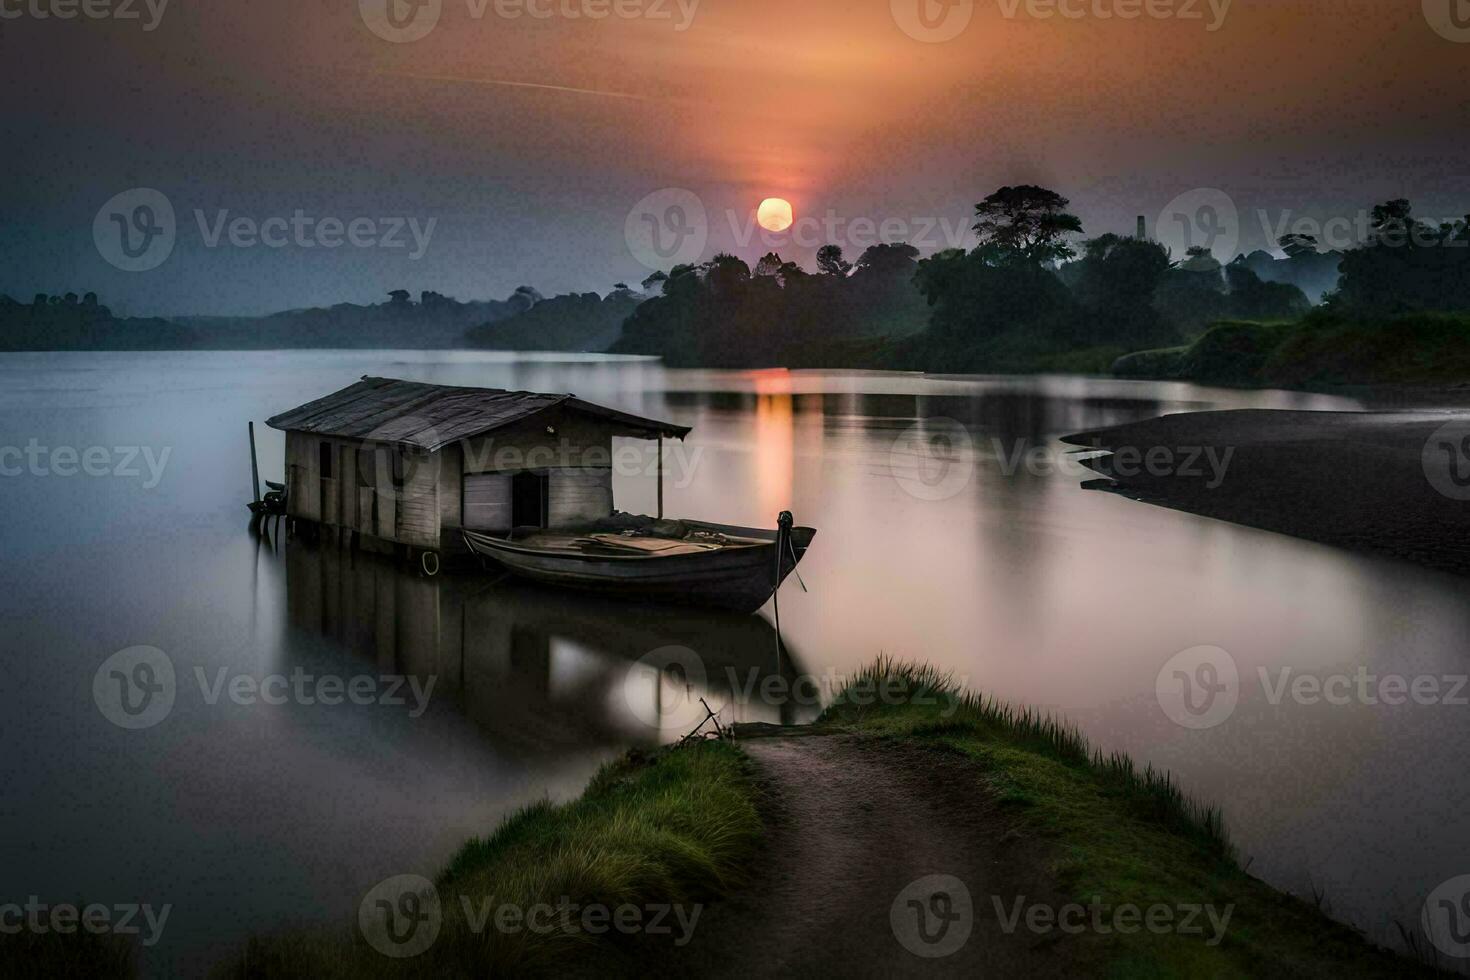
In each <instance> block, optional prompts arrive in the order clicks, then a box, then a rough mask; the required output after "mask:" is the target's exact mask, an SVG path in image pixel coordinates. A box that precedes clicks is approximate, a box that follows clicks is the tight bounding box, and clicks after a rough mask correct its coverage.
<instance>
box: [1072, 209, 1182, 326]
mask: <svg viewBox="0 0 1470 980" xmlns="http://www.w3.org/2000/svg"><path fill="white" fill-rule="evenodd" d="M1078 265H1080V266H1081V268H1080V269H1079V270H1078V276H1077V289H1076V292H1077V298H1078V300H1079V301H1080V302H1081V304H1082V306H1083V307H1084V308H1085V309H1086V310H1087V312H1088V313H1089V314H1091V315H1090V316H1089V317H1087V318H1086V326H1085V327H1084V328H1083V332H1084V333H1085V339H1086V340H1088V341H1089V342H1091V343H1094V344H1125V345H1129V346H1143V345H1148V344H1154V343H1160V342H1163V341H1166V340H1172V339H1173V337H1172V336H1171V332H1170V330H1169V329H1168V328H1167V327H1166V325H1165V324H1164V321H1163V318H1162V317H1161V316H1160V315H1159V312H1158V311H1157V310H1156V309H1155V308H1154V302H1153V301H1154V293H1155V291H1157V289H1158V288H1159V284H1160V283H1161V282H1163V281H1164V277H1165V276H1166V275H1168V273H1169V253H1168V252H1166V251H1165V250H1164V247H1163V246H1162V245H1160V244H1159V243H1157V242H1151V241H1147V240H1144V239H1139V238H1124V237H1122V236H1120V235H1113V234H1107V235H1103V236H1101V237H1099V238H1094V239H1092V240H1091V241H1089V242H1088V243H1087V246H1086V251H1085V252H1084V254H1083V257H1082V260H1081V261H1080V262H1079V263H1078Z"/></svg>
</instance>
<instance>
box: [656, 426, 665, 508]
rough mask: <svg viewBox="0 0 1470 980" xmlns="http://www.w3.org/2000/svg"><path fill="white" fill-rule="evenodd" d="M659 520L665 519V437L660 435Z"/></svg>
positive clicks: (658, 475) (658, 474)
mask: <svg viewBox="0 0 1470 980" xmlns="http://www.w3.org/2000/svg"><path fill="white" fill-rule="evenodd" d="M657 478H658V519H659V520H663V519H664V436H663V433H662V432H660V433H659V435H658V473H657Z"/></svg>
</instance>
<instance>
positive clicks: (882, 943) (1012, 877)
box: [659, 735, 1075, 977]
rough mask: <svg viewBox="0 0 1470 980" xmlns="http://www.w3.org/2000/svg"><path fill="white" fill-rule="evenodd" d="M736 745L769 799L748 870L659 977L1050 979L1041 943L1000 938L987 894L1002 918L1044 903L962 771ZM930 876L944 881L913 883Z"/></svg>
mask: <svg viewBox="0 0 1470 980" xmlns="http://www.w3.org/2000/svg"><path fill="white" fill-rule="evenodd" d="M741 746H742V748H744V750H745V751H746V752H747V753H748V754H749V755H750V756H751V758H752V759H754V760H755V762H756V764H757V765H758V766H759V768H760V770H761V774H762V777H763V780H764V782H765V784H766V789H767V792H768V793H769V808H768V813H769V816H770V818H771V823H772V825H773V827H772V835H771V839H770V842H769V846H767V847H766V848H765V849H764V850H763V852H762V855H761V859H760V860H761V865H762V867H761V868H760V869H755V870H754V879H753V880H752V882H751V883H750V884H749V885H748V886H747V887H746V888H744V889H743V890H742V891H741V892H740V893H739V894H736V895H734V896H732V897H730V898H729V899H727V900H725V901H721V902H719V903H716V904H714V905H712V906H710V907H709V908H707V909H706V910H705V912H704V915H703V917H702V918H701V920H700V922H699V925H698V928H697V930H696V933H695V937H694V940H693V942H691V943H690V945H689V946H688V947H686V948H685V949H684V950H683V951H682V953H681V954H679V955H678V956H676V957H674V959H673V960H672V961H669V960H664V961H662V962H661V963H660V964H659V965H660V967H661V968H663V967H667V966H673V967H675V968H676V969H677V971H678V972H680V973H686V972H687V973H693V974H694V975H698V976H714V977H752V976H791V977H794V976H801V977H813V976H840V977H880V976H881V977H901V976H921V975H922V976H936V975H937V976H966V977H975V976H1020V977H1024V976H1037V975H1042V976H1045V975H1056V973H1057V971H1058V970H1059V969H1061V968H1063V967H1064V965H1065V961H1064V959H1063V954H1062V951H1061V950H1059V949H1058V948H1057V944H1056V943H1051V942H1045V941H1040V938H1039V937H1037V936H1035V935H1033V934H1031V933H1029V932H1027V931H1026V930H1025V927H1024V924H1023V925H1022V926H1021V927H1020V928H1019V929H1017V930H1016V931H1015V933H1014V934H1011V935H1006V934H1005V933H1004V932H1003V931H1002V930H1001V928H1000V924H999V921H998V919H997V916H996V914H995V910H994V907H993V903H992V897H991V896H992V895H999V896H1001V900H1002V901H1003V902H1004V903H1005V904H1006V906H1007V907H1008V908H1009V907H1011V906H1012V904H1013V903H1014V902H1015V900H1016V898H1017V897H1018V896H1022V895H1024V896H1026V899H1027V901H1028V902H1031V901H1045V902H1054V900H1055V898H1054V896H1053V895H1051V894H1050V892H1049V889H1048V886H1047V885H1046V883H1045V882H1043V881H1040V880H1038V879H1039V877H1040V873H1039V871H1038V870H1036V869H1039V868H1040V867H1041V863H1040V862H1039V861H1036V860H1034V859H1032V858H1033V857H1034V856H1033V855H1030V854H1028V853H1027V851H1028V848H1026V847H1024V846H1020V845H1019V844H1018V843H1017V842H1016V841H1014V840H1009V841H1008V840H1005V839H1003V838H1004V836H1005V834H1004V826H1005V822H1004V821H1003V820H1002V819H1000V818H999V817H998V815H997V814H996V813H995V811H994V809H993V808H992V807H991V806H990V805H989V803H988V801H987V798H986V796H985V795H984V792H983V786H982V784H981V782H980V780H979V779H978V773H977V770H976V768H975V766H974V764H973V763H972V762H969V761H967V760H964V759H962V758H959V757H957V756H953V755H950V754H948V753H945V752H942V751H937V750H931V749H924V748H917V747H901V746H894V745H891V744H888V743H884V742H880V741H876V740H871V739H859V738H856V737H849V736H838V735H828V736H804V737H798V736H790V735H786V736H781V737H764V738H749V739H746V740H744V741H742V742H741ZM935 875H944V876H952V877H951V880H949V881H944V880H937V879H931V880H929V881H927V882H919V880H920V879H924V878H926V877H928V876H935ZM953 879H958V880H959V882H961V883H963V885H964V889H956V888H955V887H954V884H953ZM916 882H918V884H915V883H916ZM964 890H968V899H966V897H965V896H964V894H963V891H964ZM910 902H913V903H914V904H912V905H910V904H909V903H910ZM895 906H896V907H897V908H896V911H895ZM921 909H922V910H923V911H924V920H925V921H924V922H923V925H922V927H921V925H920V922H919V914H920V910H921ZM946 920H948V922H947V923H946ZM921 928H922V929H923V930H924V931H925V932H927V937H928V938H927V939H926V938H925V937H924V936H923V935H921ZM916 951H922V952H925V953H927V954H929V955H928V956H921V955H919V952H916ZM940 953H944V954H947V955H942V956H941V955H935V954H940ZM1074 965H1075V964H1074ZM660 972H662V969H661V971H660Z"/></svg>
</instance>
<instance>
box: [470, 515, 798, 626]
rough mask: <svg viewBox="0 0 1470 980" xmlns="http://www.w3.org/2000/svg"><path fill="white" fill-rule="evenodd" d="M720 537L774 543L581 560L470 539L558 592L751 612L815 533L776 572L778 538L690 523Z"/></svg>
mask: <svg viewBox="0 0 1470 980" xmlns="http://www.w3.org/2000/svg"><path fill="white" fill-rule="evenodd" d="M685 523H686V524H687V525H688V526H690V527H692V528H696V529H698V530H704V531H713V532H718V533H721V534H726V535H730V536H733V537H741V538H755V539H760V540H764V541H767V542H768V543H763V544H754V545H749V546H746V547H740V548H727V549H720V550H718V551H709V552H702V553H698V554H684V555H657V554H655V555H628V556H621V555H618V556H609V555H580V554H568V553H566V552H562V551H554V552H553V551H546V550H542V549H537V548H532V547H526V546H524V545H518V544H517V543H516V542H514V541H507V540H505V539H502V538H494V537H490V536H488V535H484V534H479V533H476V532H474V531H466V532H464V537H465V544H466V545H468V546H469V548H470V550H471V551H473V552H474V553H475V554H477V555H479V556H481V557H483V558H489V559H492V560H494V561H496V562H498V563H499V564H501V565H502V566H504V567H505V569H506V570H507V571H509V572H511V573H512V574H514V575H517V576H520V577H521V578H525V579H529V580H531V581H534V582H539V583H541V584H543V585H552V586H557V587H559V588H567V589H577V590H581V591H585V592H597V593H601V594H603V595H608V596H616V597H620V598H624V599H634V600H638V601H643V602H659V603H675V604H679V605H694V606H705V607H709V608H715V609H729V610H733V611H735V612H740V613H752V612H755V611H756V610H757V609H759V608H760V607H761V606H763V605H765V604H766V602H767V601H768V600H769V599H770V598H771V596H772V594H774V593H775V591H776V589H777V588H778V587H780V584H781V583H782V582H783V581H785V579H786V576H788V575H790V574H791V572H792V571H793V570H794V569H795V568H796V565H797V563H798V562H800V561H801V559H802V557H803V556H804V555H805V554H806V549H807V548H808V547H809V546H810V544H811V541H812V538H813V537H814V536H815V535H816V533H817V532H816V531H815V530H813V529H812V528H809V527H796V528H792V530H791V538H790V542H791V544H790V547H789V548H785V549H782V550H783V552H784V553H783V554H782V555H781V564H780V570H779V573H778V570H777V566H776V546H777V542H778V538H777V532H776V531H772V530H766V529H762V528H748V527H733V526H729V525H723V524H706V523H702V522H697V521H686V522H685Z"/></svg>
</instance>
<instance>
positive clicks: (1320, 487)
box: [1064, 409, 1470, 574]
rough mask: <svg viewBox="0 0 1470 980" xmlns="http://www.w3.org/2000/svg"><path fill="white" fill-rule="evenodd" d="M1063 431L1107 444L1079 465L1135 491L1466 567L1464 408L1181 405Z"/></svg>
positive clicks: (1468, 482) (1468, 474)
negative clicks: (1223, 408)
mask: <svg viewBox="0 0 1470 980" xmlns="http://www.w3.org/2000/svg"><path fill="white" fill-rule="evenodd" d="M1064 441H1066V442H1068V443H1071V444H1073V445H1077V446H1082V447H1086V448H1089V449H1106V450H1111V452H1112V455H1110V456H1102V457H1097V458H1095V459H1093V460H1091V461H1089V463H1088V465H1089V466H1090V467H1091V468H1093V469H1095V470H1096V471H1097V472H1098V473H1100V474H1102V475H1104V476H1107V477H1109V478H1111V479H1112V480H1114V481H1116V484H1115V485H1113V486H1112V487H1110V489H1113V490H1116V491H1117V492H1121V493H1125V494H1127V495H1128V496H1131V497H1135V498H1137V499H1141V500H1147V501H1149V502H1151V503H1157V504H1162V505H1164V506H1169V507H1175V508H1178V509H1180V510H1187V511H1190V512H1192V513H1196V514H1202V515H1205V516H1208V517H1216V518H1219V519H1221V520H1227V521H1233V522H1234V523H1237V524H1244V525H1248V526H1250V527H1258V528H1264V529H1266V530H1270V531H1278V532H1280V533H1283V534H1291V535H1295V536H1297V537H1302V538H1308V539H1311V540H1314V541H1321V542H1324V543H1327V544H1333V545H1338V546H1341V547H1345V548H1354V549H1358V550H1363V551H1371V552H1376V553H1379V554H1384V555H1390V556H1393V557H1395V558H1402V559H1406V560H1409V561H1414V562H1418V563H1420V564H1424V565H1428V566H1431V567H1434V568H1440V569H1445V570H1448V571H1453V572H1457V573H1460V574H1467V573H1470V412H1451V411H1413V412H1289V411H1270V410H1260V409H1251V410H1244V411H1231V412H1192V413H1184V414H1180V415H1167V416H1164V417H1162V418H1157V419H1151V420H1148V421H1145V422H1136V423H1132V424H1129V425H1121V426H1116V427H1113V428H1108V429H1098V430H1095V431H1091V432H1082V433H1078V434H1076V435H1072V436H1067V437H1066V438H1065V440H1064ZM1150 454H1152V455H1150Z"/></svg>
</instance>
